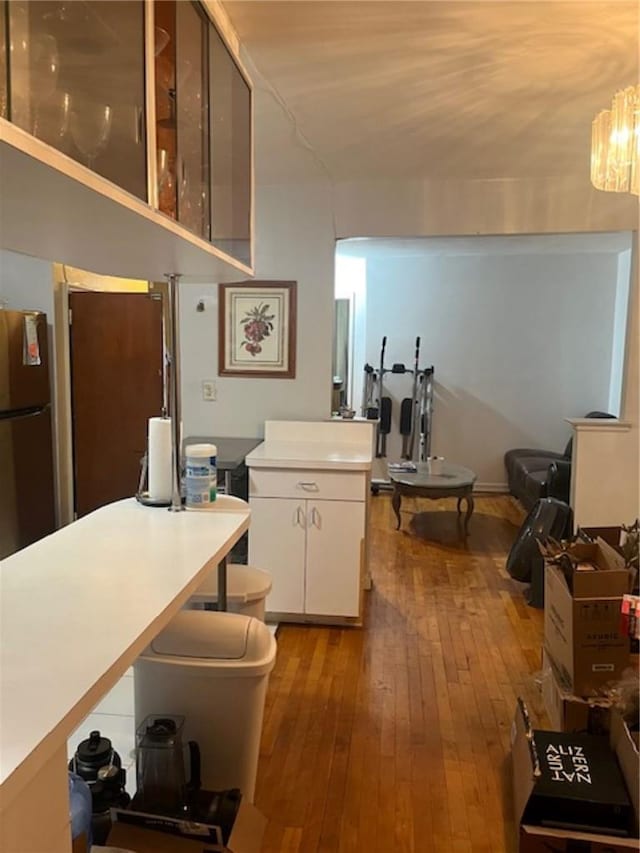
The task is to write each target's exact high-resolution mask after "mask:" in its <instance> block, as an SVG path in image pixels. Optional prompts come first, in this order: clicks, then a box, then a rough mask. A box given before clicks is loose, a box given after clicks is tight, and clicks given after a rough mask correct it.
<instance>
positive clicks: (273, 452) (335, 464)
mask: <svg viewBox="0 0 640 853" xmlns="http://www.w3.org/2000/svg"><path fill="white" fill-rule="evenodd" d="M245 462H246V464H247V465H248V466H249V468H312V469H314V470H340V471H370V470H371V450H370V449H369V448H368V447H366V446H364V447H363V446H361V445H357V444H335V443H324V442H316V441H269V440H268V441H264V442H263V443H262V444H260V445H259V446H258V447H256V449H255V450H252V451H251V453H249V454H248V455H247V457H246V459H245Z"/></svg>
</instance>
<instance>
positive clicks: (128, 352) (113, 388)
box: [69, 291, 162, 517]
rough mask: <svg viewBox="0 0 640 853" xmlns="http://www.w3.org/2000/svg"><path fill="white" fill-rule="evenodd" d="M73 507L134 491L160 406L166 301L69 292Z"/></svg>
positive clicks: (84, 509) (81, 509) (80, 511)
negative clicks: (150, 424) (149, 425)
mask: <svg viewBox="0 0 640 853" xmlns="http://www.w3.org/2000/svg"><path fill="white" fill-rule="evenodd" d="M69 308H70V311H71V314H70V323H71V325H70V329H69V338H70V359H71V392H72V401H71V406H72V420H73V460H74V466H73V467H74V495H75V511H76V514H77V516H78V517H80V516H82V515H86V514H87V513H88V512H91V511H92V510H94V509H97V508H98V507H100V506H104V504H107V503H111V502H112V501H116V500H120V499H121V498H124V497H129V496H131V495H133V494H135V492H136V490H137V487H138V480H139V476H140V459H141V457H142V456H143V454H144V452H145V449H146V441H147V422H148V419H149V418H150V417H154V416H156V415H160V414H161V409H162V303H161V302H160V301H159V300H158V299H152V298H151V296H150V295H148V294H146V293H102V292H99V293H98V292H93V291H83V292H74V293H70V294H69Z"/></svg>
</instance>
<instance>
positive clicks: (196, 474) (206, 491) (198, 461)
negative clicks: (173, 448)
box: [184, 444, 218, 508]
mask: <svg viewBox="0 0 640 853" xmlns="http://www.w3.org/2000/svg"><path fill="white" fill-rule="evenodd" d="M217 455H218V448H217V447H216V446H215V444H189V445H188V446H187V447H186V448H185V451H184V457H185V460H184V462H185V478H184V485H185V498H186V500H185V503H186V505H187V506H188V507H195V508H200V507H206V506H208V505H209V504H211V503H213V502H214V501H215V499H216V495H217V491H218V478H217V471H216V457H217Z"/></svg>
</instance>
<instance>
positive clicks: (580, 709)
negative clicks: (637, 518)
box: [543, 538, 632, 731]
mask: <svg viewBox="0 0 640 853" xmlns="http://www.w3.org/2000/svg"><path fill="white" fill-rule="evenodd" d="M568 550H569V552H570V553H571V556H572V558H573V561H572V564H570V563H569V561H566V563H565V564H564V565H560V564H555V563H548V564H547V565H546V566H545V609H544V650H543V673H544V678H543V697H544V702H545V707H546V710H547V713H548V715H549V718H550V721H551V724H552V726H553V727H554V728H555V729H558V730H560V731H585V730H586V729H590V730H593V729H594V727H597V717H598V715H600V716H606V713H603V709H604V712H606V709H607V708H608V705H609V701H608V699H607V688H608V687H611V686H612V685H613V684H615V682H618V681H619V680H620V679H621V677H622V675H623V672H624V671H625V670H626V669H628V667H629V666H630V662H631V661H630V654H629V638H628V637H627V636H625V635H624V634H623V633H622V630H621V613H620V611H621V604H622V596H623V595H624V594H625V593H628V592H629V588H630V584H631V581H632V577H631V573H630V571H629V569H627V568H626V566H625V561H624V558H623V557H622V556H621V554H619V553H618V552H617V551H616V550H615V549H614V548H612V547H611V546H610V545H608V544H607V543H606V542H605V541H604V540H603V539H600V538H598V539H597V540H596V541H595V542H594V543H586V542H576V543H574V544H573V545H571V546H569V549H568ZM603 722H604V724H605V727H606V721H603Z"/></svg>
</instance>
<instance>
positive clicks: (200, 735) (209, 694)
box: [134, 610, 276, 802]
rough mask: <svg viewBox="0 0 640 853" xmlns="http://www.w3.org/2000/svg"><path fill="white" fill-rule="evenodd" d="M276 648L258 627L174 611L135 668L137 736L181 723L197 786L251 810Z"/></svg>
mask: <svg viewBox="0 0 640 853" xmlns="http://www.w3.org/2000/svg"><path fill="white" fill-rule="evenodd" d="M275 660H276V641H275V638H274V637H273V636H272V634H271V632H270V631H269V629H268V628H267V626H266V625H264V624H263V623H262V622H260V621H259V620H258V619H253V618H251V617H250V616H244V615H242V614H239V613H218V612H217V611H211V610H181V611H180V612H179V613H178V614H177V616H176V617H175V618H174V619H173V620H172V621H171V622H170V623H169V625H168V626H167V627H166V628H165V629H164V631H161V632H160V634H158V636H157V637H156V638H155V639H154V640H153V641H152V643H151V645H150V646H148V647H147V649H145V651H144V652H143V653H142V654H141V655H140V657H139V658H138V659H137V661H136V663H135V664H134V684H135V718H136V729H137V727H138V726H139V725H140V723H141V722H142V721H143V720H144V718H145V717H147V716H149V715H150V714H155V715H160V716H162V715H165V714H170V715H180V716H184V718H185V727H184V732H183V735H184V739H185V740H195V741H196V742H197V743H198V744H199V746H200V753H201V758H202V768H201V774H202V786H203V788H205V789H207V790H213V791H220V790H225V789H227V788H239V789H240V791H241V792H242V794H243V795H244V796H245V797H246V799H247V800H248V802H253V797H254V792H255V785H256V773H257V770H258V756H259V753H260V736H261V734H262V717H263V714H264V703H265V698H266V693H267V686H268V683H269V673H270V672H271V670H272V669H273V667H274V664H275Z"/></svg>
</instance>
